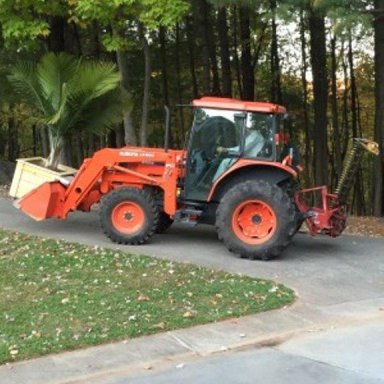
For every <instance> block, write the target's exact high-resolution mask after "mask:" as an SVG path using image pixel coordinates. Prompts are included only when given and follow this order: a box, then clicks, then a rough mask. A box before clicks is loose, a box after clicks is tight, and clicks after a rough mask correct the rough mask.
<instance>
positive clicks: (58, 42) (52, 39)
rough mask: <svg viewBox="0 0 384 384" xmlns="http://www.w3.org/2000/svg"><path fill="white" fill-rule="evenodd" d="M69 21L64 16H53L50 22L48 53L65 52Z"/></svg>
mask: <svg viewBox="0 0 384 384" xmlns="http://www.w3.org/2000/svg"><path fill="white" fill-rule="evenodd" d="M66 25H67V21H66V20H65V18H64V17H62V16H52V17H51V18H50V20H49V26H50V34H49V37H48V51H50V52H55V53H58V52H63V51H65V38H64V36H65V28H66Z"/></svg>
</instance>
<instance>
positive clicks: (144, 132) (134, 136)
mask: <svg viewBox="0 0 384 384" xmlns="http://www.w3.org/2000/svg"><path fill="white" fill-rule="evenodd" d="M0 26H1V29H0V30H1V36H0V55H1V56H0V79H1V80H0V87H1V88H0V108H1V115H0V159H1V158H2V159H7V160H9V161H15V159H16V158H18V157H28V156H32V155H43V156H46V155H47V153H48V139H47V134H46V131H45V129H44V127H41V126H39V125H36V124H34V123H32V122H31V120H30V119H29V117H30V116H31V115H33V111H31V110H30V109H29V108H28V107H27V106H26V105H24V104H23V103H21V102H20V100H18V98H17V96H16V95H14V94H13V93H12V91H11V90H10V88H9V85H8V84H7V82H6V77H7V73H8V71H9V69H10V68H12V65H14V63H15V62H16V61H18V60H21V59H23V60H25V59H29V60H33V59H38V58H39V57H41V56H42V55H43V54H44V53H46V52H67V53H70V54H72V55H74V56H77V57H84V58H86V59H92V60H102V61H112V62H114V63H116V66H117V68H118V70H119V72H120V74H121V87H122V89H123V90H124V92H125V93H126V94H127V95H128V96H129V97H127V102H126V104H127V105H126V108H125V113H124V116H122V121H121V124H117V125H116V127H115V128H114V129H112V130H108V131H106V132H104V133H103V134H101V135H100V134H99V135H96V134H90V133H89V132H83V131H81V130H80V131H79V132H76V134H73V135H72V136H71V137H67V138H66V143H65V151H64V159H63V161H65V162H66V163H68V164H71V165H74V166H78V165H80V164H81V162H82V160H83V159H84V157H86V156H89V155H91V154H92V153H93V152H94V151H95V150H97V149H98V148H101V147H105V146H111V147H115V146H117V147H120V146H123V145H124V144H138V145H151V146H162V144H163V134H164V109H163V107H164V105H169V106H171V107H172V106H175V105H176V104H188V103H189V102H190V101H191V100H192V99H193V98H197V97H200V96H206V95H217V96H226V97H235V98H241V99H244V100H264V101H272V102H276V103H279V104H283V105H285V106H286V107H287V108H288V110H289V112H290V113H291V114H292V115H293V116H294V124H293V127H292V132H291V135H292V136H293V138H294V140H295V141H296V142H298V143H299V148H300V152H301V155H302V158H303V161H304V164H305V175H304V179H305V184H307V185H313V184H317V185H323V184H327V185H329V186H330V187H331V188H333V187H335V185H336V182H337V179H338V177H339V176H340V172H341V168H342V164H343V160H344V158H345V156H346V155H347V153H348V144H349V143H350V139H351V138H352V137H365V138H369V139H374V140H375V141H377V142H378V143H379V144H380V151H381V156H380V157H377V158H375V159H373V158H372V157H369V156H366V157H365V158H364V162H363V164H362V166H361V169H360V171H359V173H358V177H357V179H356V184H355V187H354V191H353V196H352V197H351V208H352V210H353V212H354V213H356V214H358V215H370V214H374V215H375V216H382V215H383V201H384V198H383V194H384V188H383V182H384V179H383V139H384V0H360V1H358V0H350V1H347V0H343V1H342V0H260V1H256V0H244V1H241V0H237V1H234V0H232V1H231V0H227V1H220V0H210V1H208V0H193V1H192V0H190V1H188V0H115V1H106V0H46V1H39V2H37V1H34V0H18V1H9V0H0ZM189 114H190V112H189V111H188V110H186V109H183V108H179V109H177V108H173V109H172V136H171V140H172V146H173V147H177V148H180V147H183V145H184V142H185V137H186V134H187V132H188V130H189V127H190V122H191V121H190V115H189Z"/></svg>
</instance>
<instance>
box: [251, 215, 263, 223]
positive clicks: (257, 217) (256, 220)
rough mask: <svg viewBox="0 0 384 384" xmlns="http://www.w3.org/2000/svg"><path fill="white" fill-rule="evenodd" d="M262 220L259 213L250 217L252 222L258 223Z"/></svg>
mask: <svg viewBox="0 0 384 384" xmlns="http://www.w3.org/2000/svg"><path fill="white" fill-rule="evenodd" d="M261 221H262V218H261V217H260V216H259V215H255V216H253V217H252V223H253V224H260V223H261Z"/></svg>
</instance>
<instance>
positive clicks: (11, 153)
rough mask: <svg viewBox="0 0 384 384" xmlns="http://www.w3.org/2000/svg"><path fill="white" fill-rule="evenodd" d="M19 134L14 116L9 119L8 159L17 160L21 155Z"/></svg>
mask: <svg viewBox="0 0 384 384" xmlns="http://www.w3.org/2000/svg"><path fill="white" fill-rule="evenodd" d="M18 137H19V135H18V129H17V124H16V121H15V119H14V118H13V117H10V118H9V119H8V161H12V162H14V161H16V159H17V158H18V157H19V138H18Z"/></svg>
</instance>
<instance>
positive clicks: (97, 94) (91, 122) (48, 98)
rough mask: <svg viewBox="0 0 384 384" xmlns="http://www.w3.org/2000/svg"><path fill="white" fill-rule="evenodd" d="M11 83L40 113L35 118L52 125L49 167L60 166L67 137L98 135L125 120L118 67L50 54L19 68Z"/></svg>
mask: <svg viewBox="0 0 384 384" xmlns="http://www.w3.org/2000/svg"><path fill="white" fill-rule="evenodd" d="M9 80H10V82H11V84H12V85H13V88H14V89H15V91H16V92H17V93H18V94H19V95H20V96H21V98H22V100H23V101H24V102H25V103H26V104H28V105H29V106H30V107H31V108H32V110H33V111H36V115H35V116H33V119H34V120H35V121H36V122H37V123H39V124H40V125H41V126H47V127H48V132H49V139H50V147H51V151H50V154H49V157H48V159H47V161H46V164H45V166H46V167H48V168H52V169H56V168H57V166H58V163H59V159H60V154H61V150H62V147H63V142H64V138H65V137H67V136H68V135H69V134H70V133H72V132H74V131H80V130H81V131H85V130H87V131H89V132H92V133H97V132H100V130H102V129H103V128H105V127H109V126H112V125H113V124H114V123H116V122H117V121H121V119H122V115H123V102H122V97H121V96H122V95H121V93H120V90H119V82H120V76H119V74H118V72H117V70H116V67H115V65H114V64H111V63H99V62H91V61H83V60H82V59H77V58H75V57H73V56H71V55H68V54H66V53H59V54H54V53H48V54H46V55H45V56H43V57H42V58H41V60H40V61H39V62H38V63H30V62H20V63H18V64H16V65H15V66H14V67H13V69H12V70H11V74H10V75H9Z"/></svg>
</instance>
